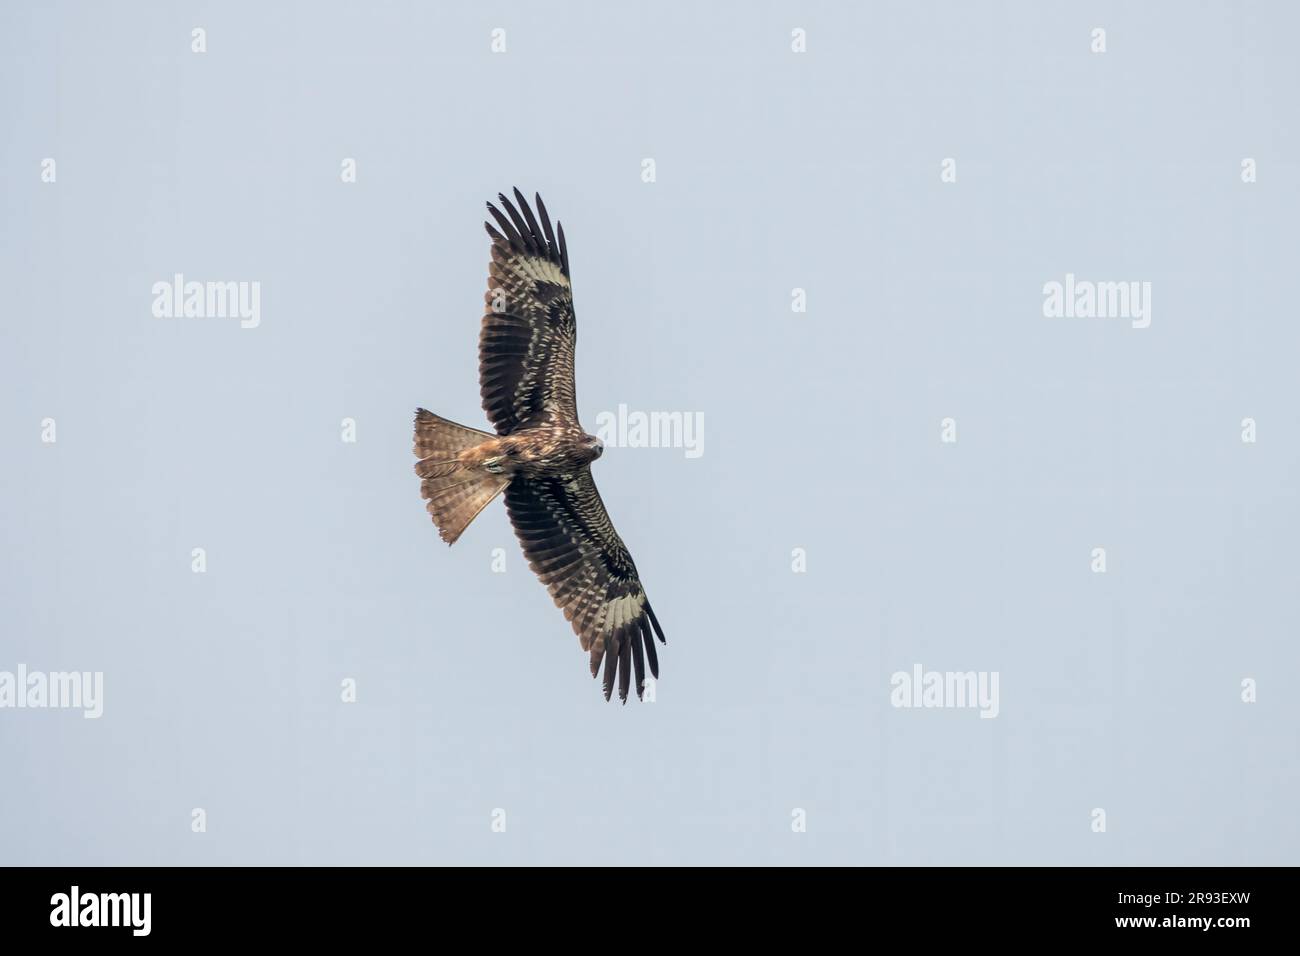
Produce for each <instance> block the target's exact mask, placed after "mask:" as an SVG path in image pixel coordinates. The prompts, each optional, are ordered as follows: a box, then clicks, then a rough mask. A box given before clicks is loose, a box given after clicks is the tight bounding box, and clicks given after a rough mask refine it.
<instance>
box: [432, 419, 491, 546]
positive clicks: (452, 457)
mask: <svg viewBox="0 0 1300 956" xmlns="http://www.w3.org/2000/svg"><path fill="white" fill-rule="evenodd" d="M493 437H494V436H493V435H490V434H488V433H487V432H481V431H479V430H478V429H475V428H466V427H465V426H464V425H457V424H456V423H455V422H450V421H447V419H445V418H439V417H438V416H437V415H435V414H433V412H430V411H426V410H425V409H423V408H421V409H418V410H417V411H416V413H415V453H416V455H418V456H419V457H420V460H419V461H417V462H416V463H415V473H416V474H417V475H419V476H420V477H421V478H422V479H423V481H421V482H420V494H421V495H423V496H424V498H425V499H426V500H427V502H428V503H427V504H426V506H425V507H426V508H428V511H429V514H430V515H431V516H432V517H433V523H434V524H435V525H437V526H438V534H439V535H440V536H441V538H442V540H443V541H446V542H447V543H448V544H452V543H454V542H455V541H456V539H457V538H459V537H460V536H461V533H462V532H464V530H465V529H466V528H467V527H469V523H470V522H471V521H473V520H474V519H475V518H476V517H477V516H478V513H479V512H480V511H482V510H483V509H484V508H486V507H487V506H488V503H489V502H490V501H491V500H492V499H493V498H495V497H496V496H497V495H499V494H500V493H501V491H502V489H504V488H505V486H506V485H508V484H509V483H510V478H509V477H508V476H505V475H494V474H492V473H490V472H486V471H483V470H481V469H480V468H479V467H478V466H476V465H465V464H462V463H461V462H460V461H459V460H458V459H457V456H458V455H459V454H460V453H461V452H462V451H465V450H467V449H470V448H475V447H477V446H478V445H481V444H482V443H483V442H484V441H486V440H488V439H490V438H493Z"/></svg>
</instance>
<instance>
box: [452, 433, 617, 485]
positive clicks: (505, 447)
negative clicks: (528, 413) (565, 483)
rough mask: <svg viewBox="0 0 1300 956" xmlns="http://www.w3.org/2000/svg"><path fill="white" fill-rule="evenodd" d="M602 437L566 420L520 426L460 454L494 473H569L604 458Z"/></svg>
mask: <svg viewBox="0 0 1300 956" xmlns="http://www.w3.org/2000/svg"><path fill="white" fill-rule="evenodd" d="M603 450H604V446H603V444H602V443H601V441H600V439H599V438H597V437H596V436H594V435H588V434H587V433H586V432H584V431H583V430H582V429H581V428H579V427H577V426H575V425H570V424H568V423H564V422H558V423H543V424H540V425H533V426H530V427H526V428H520V429H518V430H516V431H513V432H511V433H510V434H509V435H503V436H500V437H494V438H488V439H486V440H485V441H484V442H483V443H482V444H481V445H475V446H474V447H473V448H468V449H466V450H465V451H463V452H461V453H460V455H459V456H457V457H458V458H459V459H460V461H461V462H462V463H463V464H465V465H466V466H468V467H471V468H474V467H477V468H482V469H483V470H484V471H486V472H488V473H490V474H494V475H508V476H511V477H513V476H515V475H526V476H528V477H532V478H538V477H542V476H544V475H567V474H571V473H573V472H574V471H576V470H577V469H579V468H585V467H586V466H588V465H590V464H591V463H592V462H593V461H595V460H596V459H597V458H599V457H600V455H601V452H602V451H603Z"/></svg>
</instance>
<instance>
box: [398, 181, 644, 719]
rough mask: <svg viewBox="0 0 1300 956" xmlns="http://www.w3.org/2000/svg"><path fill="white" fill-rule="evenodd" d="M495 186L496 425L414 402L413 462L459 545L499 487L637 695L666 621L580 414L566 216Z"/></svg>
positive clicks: (491, 277)
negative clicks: (558, 217)
mask: <svg viewBox="0 0 1300 956" xmlns="http://www.w3.org/2000/svg"><path fill="white" fill-rule="evenodd" d="M514 192H515V200H516V203H511V202H510V200H509V199H507V198H506V197H505V195H504V194H500V195H498V197H497V198H498V199H499V200H500V202H501V206H502V208H503V209H504V210H505V213H504V214H503V213H502V212H501V210H500V209H497V208H496V207H495V206H493V205H492V203H490V202H489V203H488V206H487V208H488V212H489V213H490V214H491V216H492V219H493V220H494V221H495V222H496V226H495V227H494V226H493V225H492V223H489V222H485V223H483V225H484V226H485V227H486V228H487V231H488V235H489V236H491V237H492V262H491V266H490V268H489V272H488V290H487V295H486V296H485V301H486V308H485V309H484V313H483V324H482V327H481V329H480V332H479V346H478V361H479V385H480V386H481V392H482V397H483V410H484V411H485V412H487V417H488V418H489V419H490V420H491V422H492V425H493V426H494V427H495V428H496V434H495V435H493V434H491V433H489V432H484V431H479V430H478V429H476V428H468V427H466V426H465V425H457V424H456V423H455V422H450V421H448V420H447V419H445V418H440V417H438V416H437V415H435V414H433V413H432V412H430V411H426V410H425V409H423V408H421V409H417V410H416V413H415V456H416V457H417V458H418V459H419V461H417V462H416V464H415V473H416V474H417V475H419V477H420V479H421V481H420V492H421V494H422V495H423V496H424V497H425V499H427V501H428V504H427V506H426V507H427V508H428V511H429V514H430V515H432V516H433V523H434V524H435V525H437V527H438V533H439V534H440V535H441V536H442V540H444V541H446V542H447V543H448V544H452V543H454V542H455V541H456V539H457V538H459V537H460V536H461V533H462V532H463V531H464V530H465V528H466V527H467V526H468V525H469V523H470V522H471V521H473V520H474V518H475V517H476V516H477V515H478V513H479V512H480V511H482V510H483V509H484V508H485V507H487V505H488V503H489V502H491V501H492V499H493V498H495V497H496V496H497V495H498V494H500V493H501V492H502V491H504V492H505V499H506V511H507V512H509V514H510V523H511V524H513V525H514V528H515V534H516V535H517V536H518V538H519V543H520V544H521V545H522V546H523V549H524V556H525V557H526V558H527V559H528V566H529V567H531V568H532V569H533V571H534V572H536V574H537V576H538V577H539V578H541V581H542V583H543V584H545V585H546V588H547V590H549V591H550V592H551V597H552V598H554V599H555V603H556V605H558V606H559V607H560V608H562V609H563V610H564V616H565V618H566V619H567V620H568V621H570V622H572V624H573V630H574V632H575V633H576V634H577V635H578V640H579V642H580V643H581V645H582V649H583V650H584V651H587V652H588V653H589V654H590V656H591V676H592V677H595V676H596V675H597V673H598V672H599V671H600V667H601V663H602V661H603V662H604V668H605V671H604V692H605V699H606V700H609V698H610V695H611V693H612V692H613V690H614V683H615V680H617V682H618V696H619V699H620V700H622V701H623V702H624V703H627V694H628V688H629V686H630V683H631V678H632V674H633V673H634V672H635V674H636V693H637V696H638V697H641V695H642V693H643V692H644V690H645V670H646V664H647V663H648V664H649V666H650V673H651V674H652V675H654V676H655V677H656V678H657V677H658V676H659V657H658V654H657V652H656V650H655V642H654V638H655V636H658V638H659V640H660V641H661V642H664V632H663V629H662V628H661V627H660V626H659V620H658V618H656V617H655V612H654V611H653V610H652V609H651V607H650V602H649V601H648V600H646V594H645V589H644V588H642V586H641V579H640V577H638V576H637V570H636V565H635V564H633V562H632V556H631V555H630V554H628V551H627V547H626V546H625V545H624V544H623V539H622V538H620V537H619V536H618V532H616V531H615V530H614V525H613V523H612V522H611V521H610V520H609V513H608V512H607V511H606V510H605V505H604V503H603V502H602V501H601V500H600V492H598V491H597V490H596V483H595V481H593V480H592V477H591V463H592V462H593V461H595V460H596V459H597V458H599V457H600V456H601V453H602V452H603V451H604V450H605V449H604V445H603V444H602V443H601V441H600V439H598V438H596V437H595V436H593V435H588V434H587V433H586V432H585V431H583V429H582V426H581V425H580V424H578V408H577V403H576V401H575V399H574V386H573V354H574V345H575V343H576V339H577V326H576V324H575V321H574V317H573V287H572V285H571V284H570V281H569V250H568V247H567V246H566V245H565V242H564V227H563V226H560V225H559V224H558V223H557V225H556V228H555V229H554V230H552V229H551V219H550V216H548V215H547V213H546V207H545V206H544V205H543V204H542V197H541V196H537V197H536V205H537V214H536V215H534V214H533V210H532V209H530V208H529V206H528V201H527V200H526V199H525V198H524V196H523V194H522V193H520V192H519V190H518V189H516V190H515V191H514Z"/></svg>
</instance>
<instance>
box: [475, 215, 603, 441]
mask: <svg viewBox="0 0 1300 956" xmlns="http://www.w3.org/2000/svg"><path fill="white" fill-rule="evenodd" d="M498 199H499V200H500V202H501V205H502V207H504V209H505V212H504V213H502V211H501V210H500V209H497V208H496V207H495V206H493V205H492V203H488V212H489V213H490V214H491V215H492V218H493V220H495V222H496V226H495V227H494V226H493V225H492V223H490V222H485V223H483V225H484V226H485V227H486V228H487V231H488V235H489V236H491V237H492V264H491V266H490V270H489V274H488V290H487V294H486V296H484V302H485V308H484V312H483V326H482V329H481V331H480V332H479V345H478V362H479V364H478V368H479V385H480V388H481V391H482V395H483V410H484V411H485V412H487V416H488V418H489V419H490V420H491V422H492V424H493V425H494V426H495V427H496V430H497V433H498V434H500V435H506V434H509V433H510V432H512V431H514V430H515V429H516V428H518V427H520V426H521V425H527V424H534V423H537V422H538V421H539V420H540V419H541V417H542V416H543V415H544V414H546V413H548V412H549V413H550V414H551V415H552V416H553V417H554V418H555V419H557V420H560V421H574V422H576V421H577V419H578V410H577V405H576V403H575V400H574V393H573V350H574V345H575V342H576V340H577V328H576V326H575V324H574V319H573V289H572V287H571V286H570V284H569V251H568V248H567V247H566V246H565V244H564V227H563V226H560V227H559V228H558V231H553V230H552V229H551V219H550V216H548V215H547V213H546V206H544V205H543V204H542V197H541V196H537V197H536V200H537V215H536V216H534V215H533V211H532V210H531V209H530V208H529V207H528V202H527V200H525V199H524V196H523V194H522V193H521V192H520V191H519V190H518V189H516V190H515V200H516V202H517V203H518V205H517V206H516V205H515V204H513V203H511V202H510V200H509V199H507V198H506V197H505V194H500V195H499V196H498ZM539 220H540V221H539Z"/></svg>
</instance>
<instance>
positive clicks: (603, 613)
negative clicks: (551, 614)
mask: <svg viewBox="0 0 1300 956" xmlns="http://www.w3.org/2000/svg"><path fill="white" fill-rule="evenodd" d="M506 510H507V511H509V512H510V522H511V524H513V525H514V527H515V534H516V535H518V537H519V543H520V544H521V545H523V549H524V556H525V557H527V558H528V566H529V567H531V568H532V569H533V571H535V572H536V573H537V576H538V577H539V578H541V580H542V583H543V584H545V585H546V588H547V590H549V591H550V592H551V597H553V598H554V599H555V603H556V604H557V605H558V606H559V607H560V608H562V609H563V610H564V616H565V618H567V619H568V620H569V621H570V622H572V624H573V630H574V631H575V632H576V633H577V635H578V639H579V641H580V642H581V643H582V649H583V650H585V651H589V652H590V654H591V676H592V677H595V676H596V673H597V671H598V670H599V669H600V664H601V661H602V660H603V661H604V662H605V679H604V683H605V687H604V690H605V699H606V700H608V699H609V697H610V694H611V693H612V692H613V689H614V681H615V677H616V676H617V679H618V696H619V698H620V699H621V700H622V701H624V702H625V703H626V702H627V692H628V687H629V685H630V684H631V678H632V674H633V672H635V674H636V693H637V696H638V697H640V696H641V694H642V692H643V691H644V690H645V669H646V664H647V662H648V663H649V665H650V673H651V674H652V675H653V676H655V677H656V678H657V677H658V676H659V656H658V654H657V653H656V651H655V643H654V637H655V635H658V637H659V640H660V641H663V640H664V633H663V629H662V628H660V626H659V621H658V619H657V618H656V617H655V612H654V611H653V610H652V609H651V607H650V602H649V601H648V600H646V595H645V589H644V588H642V587H641V579H640V578H639V577H638V576H637V573H636V565H635V564H633V563H632V556H631V555H630V554H628V551H627V547H626V546H625V545H624V544H623V539H622V538H620V537H619V536H618V532H617V531H615V530H614V525H613V524H612V523H611V522H610V520H609V512H607V511H606V510H605V504H604V502H602V501H601V500H600V492H598V491H597V490H596V483H595V482H594V481H593V480H592V477H591V469H590V468H582V469H581V470H579V471H577V472H575V473H574V474H572V475H564V476H557V477H541V478H530V477H525V476H523V475H516V476H515V478H514V479H513V480H512V481H511V482H510V484H509V485H508V486H506Z"/></svg>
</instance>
